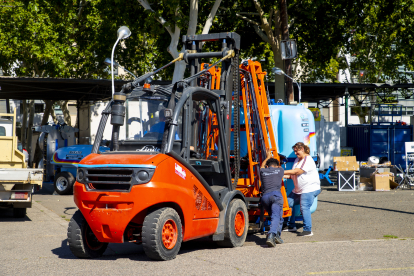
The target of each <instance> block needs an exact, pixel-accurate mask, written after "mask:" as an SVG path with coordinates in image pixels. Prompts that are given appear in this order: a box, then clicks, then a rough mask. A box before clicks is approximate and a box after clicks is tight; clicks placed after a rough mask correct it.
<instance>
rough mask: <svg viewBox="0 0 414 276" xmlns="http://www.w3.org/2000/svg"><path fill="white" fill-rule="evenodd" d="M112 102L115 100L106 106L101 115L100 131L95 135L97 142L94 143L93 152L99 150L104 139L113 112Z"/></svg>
mask: <svg viewBox="0 0 414 276" xmlns="http://www.w3.org/2000/svg"><path fill="white" fill-rule="evenodd" d="M112 103H113V100H111V101H110V102H109V103H108V104H107V106H106V107H105V109H104V111H102V117H101V121H100V122H99V127H98V131H97V133H96V136H95V142H94V143H93V147H92V153H98V151H99V145H100V144H101V141H102V137H103V133H104V130H105V126H106V122H107V121H108V117H109V115H110V114H111V106H112Z"/></svg>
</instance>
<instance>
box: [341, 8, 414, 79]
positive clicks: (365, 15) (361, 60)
mask: <svg viewBox="0 0 414 276" xmlns="http://www.w3.org/2000/svg"><path fill="white" fill-rule="evenodd" d="M361 18H362V22H361V24H359V25H354V26H353V28H352V33H353V35H352V39H351V40H350V41H349V43H347V44H346V48H345V49H346V51H347V52H349V53H351V54H352V59H353V60H352V63H351V70H353V72H354V73H358V72H359V71H361V70H363V71H364V72H365V74H364V77H363V78H362V79H359V80H358V81H359V82H389V81H392V82H412V75H408V76H407V75H406V74H405V73H402V72H401V71H399V67H400V69H405V70H408V71H412V70H413V67H414V61H413V59H412V57H413V55H414V48H413V46H414V42H413V28H412V27H413V26H414V6H413V5H412V3H411V2H408V1H404V0H397V1H384V0H376V1H370V3H369V4H368V3H366V4H365V5H364V6H363V9H362V10H361ZM402 67H404V68H402Z"/></svg>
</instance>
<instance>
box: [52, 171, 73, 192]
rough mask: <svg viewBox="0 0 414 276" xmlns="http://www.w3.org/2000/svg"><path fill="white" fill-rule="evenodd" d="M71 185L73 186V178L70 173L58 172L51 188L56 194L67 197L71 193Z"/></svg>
mask: <svg viewBox="0 0 414 276" xmlns="http://www.w3.org/2000/svg"><path fill="white" fill-rule="evenodd" d="M73 184H75V177H73V175H72V174H71V173H70V172H60V173H58V174H57V175H56V176H55V181H54V183H53V186H54V187H55V191H56V193H58V194H60V195H68V194H71V193H72V191H73Z"/></svg>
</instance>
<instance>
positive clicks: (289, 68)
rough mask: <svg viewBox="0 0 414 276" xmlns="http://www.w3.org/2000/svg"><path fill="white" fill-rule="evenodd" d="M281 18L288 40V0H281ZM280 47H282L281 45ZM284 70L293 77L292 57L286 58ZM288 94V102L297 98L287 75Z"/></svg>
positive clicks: (284, 38) (283, 32)
mask: <svg viewBox="0 0 414 276" xmlns="http://www.w3.org/2000/svg"><path fill="white" fill-rule="evenodd" d="M280 17H281V18H280V19H281V27H282V39H283V40H288V39H289V28H288V27H289V26H288V14H287V5H286V0H280ZM279 48H280V47H279ZM284 71H285V72H286V74H287V75H288V76H290V77H292V63H291V60H290V59H286V60H285V66H284ZM286 95H287V102H288V103H290V102H293V101H294V100H295V97H294V94H293V83H292V80H291V79H290V78H288V77H286Z"/></svg>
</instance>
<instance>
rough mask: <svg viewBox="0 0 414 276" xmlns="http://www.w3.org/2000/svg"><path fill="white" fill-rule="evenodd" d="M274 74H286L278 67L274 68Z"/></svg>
mask: <svg viewBox="0 0 414 276" xmlns="http://www.w3.org/2000/svg"><path fill="white" fill-rule="evenodd" d="M272 73H273V74H276V75H284V74H285V72H283V70H282V69H280V68H278V67H273V68H272Z"/></svg>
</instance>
